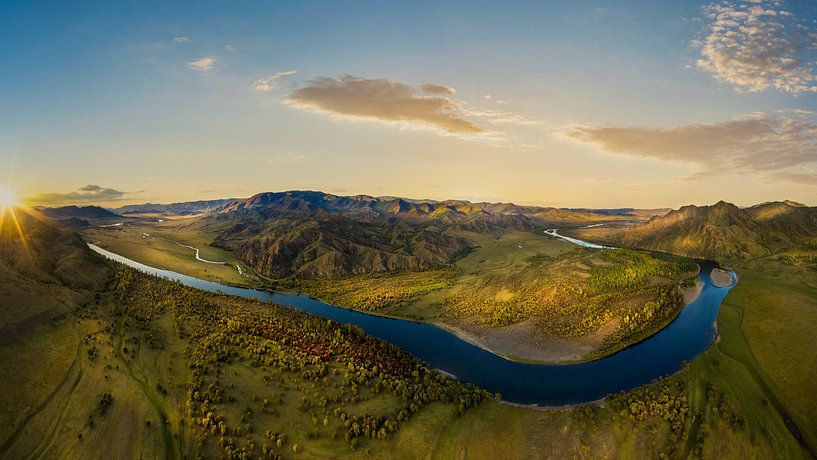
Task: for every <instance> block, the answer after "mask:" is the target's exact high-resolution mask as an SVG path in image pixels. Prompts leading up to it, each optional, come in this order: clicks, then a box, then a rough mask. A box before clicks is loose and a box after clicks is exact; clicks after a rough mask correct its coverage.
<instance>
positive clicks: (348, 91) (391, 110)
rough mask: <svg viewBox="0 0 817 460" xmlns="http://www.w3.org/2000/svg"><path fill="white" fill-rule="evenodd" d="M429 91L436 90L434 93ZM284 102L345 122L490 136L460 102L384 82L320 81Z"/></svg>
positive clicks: (354, 79)
mask: <svg viewBox="0 0 817 460" xmlns="http://www.w3.org/2000/svg"><path fill="white" fill-rule="evenodd" d="M428 87H432V88H431V91H429V88H428ZM421 89H422V90H423V91H426V92H431V93H432V94H441V93H442V94H451V92H453V88H448V87H444V86H440V85H424V86H423V87H422V88H421ZM284 102H285V103H286V104H288V105H290V106H293V107H297V108H302V109H306V110H313V111H317V112H322V113H327V114H330V115H333V116H337V117H341V118H361V119H370V120H376V121H382V122H389V123H407V124H411V125H415V126H420V127H426V128H433V129H438V130H441V131H443V132H446V133H452V134H465V135H475V134H483V133H486V132H487V130H486V129H485V128H482V127H481V126H479V125H477V124H475V123H473V122H471V121H469V120H467V119H465V118H464V116H463V112H462V108H461V106H460V104H459V103H458V102H456V101H454V100H451V99H449V98H447V97H441V96H423V95H419V94H418V90H417V89H415V88H414V87H411V86H408V85H404V84H402V83H399V82H396V81H393V80H388V79H384V78H378V79H365V78H359V77H354V76H351V75H344V76H340V77H320V78H316V79H314V80H312V81H311V82H309V83H308V84H307V85H306V86H303V87H301V88H298V89H297V90H295V91H294V92H293V93H292V94H290V95H289V97H287V98H286V100H285V101H284Z"/></svg>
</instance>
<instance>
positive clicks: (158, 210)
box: [114, 198, 238, 216]
mask: <svg viewBox="0 0 817 460" xmlns="http://www.w3.org/2000/svg"><path fill="white" fill-rule="evenodd" d="M237 200H238V198H226V199H219V200H199V201H187V202H180V203H170V204H157V203H145V204H132V205H127V206H122V207H119V208H116V209H114V211H116V212H117V213H119V214H123V215H125V214H162V215H168V216H189V215H195V214H201V213H205V212H210V211H214V210H216V209H218V208H220V207H222V206H224V205H227V204H230V203H232V202H234V201H237Z"/></svg>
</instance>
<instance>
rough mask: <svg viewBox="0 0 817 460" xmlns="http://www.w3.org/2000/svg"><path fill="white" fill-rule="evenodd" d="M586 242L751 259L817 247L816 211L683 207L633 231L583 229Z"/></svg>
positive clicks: (781, 205)
mask: <svg viewBox="0 0 817 460" xmlns="http://www.w3.org/2000/svg"><path fill="white" fill-rule="evenodd" d="M573 233H574V234H576V235H579V236H581V237H584V238H588V239H594V240H599V241H607V242H609V243H612V244H616V245H620V246H625V247H635V248H643V249H652V250H657V251H663V252H668V253H673V254H681V255H685V256H690V257H703V258H712V259H719V260H727V261H731V260H746V259H752V258H756V257H761V256H765V255H769V254H773V253H775V252H776V251H779V250H782V249H785V248H790V247H792V246H797V245H809V244H815V243H817V208H810V207H807V206H804V205H801V204H799V203H794V202H790V201H783V202H770V203H763V204H759V205H755V206H752V207H749V208H739V207H737V206H735V205H733V204H731V203H726V202H723V201H721V202H718V203H717V204H714V205H711V206H684V207H682V208H680V209H678V210H674V211H671V212H669V213H668V214H666V215H665V216H658V217H653V218H651V219H650V220H649V221H647V222H646V223H643V224H641V225H635V226H632V227H618V228H592V229H579V230H574V232H573Z"/></svg>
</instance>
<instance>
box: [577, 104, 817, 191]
mask: <svg viewBox="0 0 817 460" xmlns="http://www.w3.org/2000/svg"><path fill="white" fill-rule="evenodd" d="M567 137H568V138H569V139H572V140H575V141H579V142H587V143H592V144H595V145H596V146H598V147H599V148H600V149H602V150H603V151H605V152H609V153H615V154H625V155H633V156H639V157H647V158H654V159H658V160H665V161H673V162H681V163H688V164H693V165H696V166H698V168H699V171H698V173H697V174H696V175H695V176H693V177H696V176H706V175H717V174H722V173H732V172H734V173H752V174H759V175H762V176H766V177H772V173H774V177H776V178H777V179H781V180H788V181H792V182H798V183H806V182H808V177H803V176H804V174H803V170H802V168H810V167H813V166H814V165H817V125H815V123H814V120H813V115H812V114H811V113H809V112H799V111H788V112H778V113H774V114H769V113H753V114H749V115H745V116H741V117H736V118H733V119H731V120H729V121H725V122H720V123H698V124H690V125H682V126H676V127H671V128H646V127H607V126H589V125H579V126H574V127H572V129H570V130H569V131H568V132H567ZM798 168H800V170H798ZM806 176H807V175H806ZM812 177H813V176H812ZM812 183H813V182H812Z"/></svg>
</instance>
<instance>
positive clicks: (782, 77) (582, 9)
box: [0, 0, 817, 208]
mask: <svg viewBox="0 0 817 460" xmlns="http://www.w3.org/2000/svg"><path fill="white" fill-rule="evenodd" d="M0 55H2V56H3V59H2V61H0V186H2V185H3V182H2V181H5V182H6V185H5V186H6V187H10V188H13V189H15V190H16V193H17V195H18V196H22V197H25V199H26V201H27V202H29V203H30V204H39V205H53V206H56V205H63V204H98V205H104V206H111V207H116V206H119V205H124V204H131V203H142V202H176V201H190V200H200V199H215V198H228V197H247V196H251V195H253V194H255V193H259V192H265V191H282V190H321V191H324V192H328V193H334V194H339V195H351V194H369V195H375V196H379V195H391V196H405V197H411V198H426V199H439V200H442V199H466V200H471V201H502V202H514V203H518V204H533V205H545V206H558V207H595V208H602V207H641V208H656V207H678V206H681V205H685V204H711V203H714V202H717V201H719V200H726V201H730V202H734V203H736V204H738V205H750V204H754V203H759V202H764V201H771V200H783V199H791V200H795V201H799V202H804V203H806V204H809V205H817V114H815V113H814V112H815V111H817V3H815V2H807V1H800V2H791V1H790V2H777V1H718V2H693V1H666V2H654V1H629V0H621V1H577V2H555V1H554V2H532V1H531V2H515V1H504V2H491V1H477V2H440V1H433V2H419V1H418V2H397V1H395V2H388V1H372V2H356V1H348V2H336V1H309V2H284V1H281V2H250V1H230V2H226V1H222V2H213V1H197V2H190V3H183V2H167V1H135V0H131V1H122V2H116V1H100V2H83V1H78V2H38V1H14V2H11V1H6V0H0Z"/></svg>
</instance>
